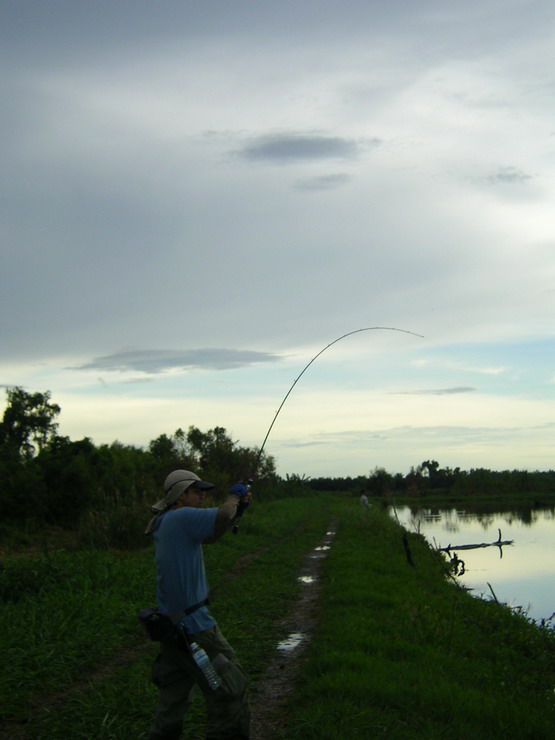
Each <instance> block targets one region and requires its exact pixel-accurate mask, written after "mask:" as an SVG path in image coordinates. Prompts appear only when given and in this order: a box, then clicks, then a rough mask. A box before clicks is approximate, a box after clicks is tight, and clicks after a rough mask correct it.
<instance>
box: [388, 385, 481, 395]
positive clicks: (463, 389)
mask: <svg viewBox="0 0 555 740" xmlns="http://www.w3.org/2000/svg"><path fill="white" fill-rule="evenodd" d="M476 390H478V389H477V388H470V387H469V386H464V385H463V386H459V387H455V388H435V389H434V388H431V389H429V390H418V391H392V392H391V395H392V396H450V395H453V394H456V393H473V392H474V391H476Z"/></svg>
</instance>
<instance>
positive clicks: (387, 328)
mask: <svg viewBox="0 0 555 740" xmlns="http://www.w3.org/2000/svg"><path fill="white" fill-rule="evenodd" d="M377 330H380V331H399V332H402V333H403V334H412V336H414V337H420V338H422V339H423V338H424V337H423V335H422V334H417V333H416V332H414V331H408V329H397V328H395V327H394V326H367V327H365V328H364V329H355V330H354V331H349V332H347V334H343V335H342V336H340V337H338V338H337V339H334V340H333V342H330V343H329V344H327V345H326V346H325V347H324V349H321V350H320V351H319V352H318V354H316V355H314V357H313V358H312V360H310V362H309V363H307V365H305V367H304V368H303V369H302V370H301V372H300V373H299V375H298V376H297V377H296V378H295V380H294V382H293V385H292V386H291V387H290V388H289V390H288V391H287V393H286V394H285V397H284V399H283V401H282V402H281V403H280V405H279V408H278V410H277V411H276V413H275V416H274V418H273V419H272V423H271V424H270V426H269V428H268V431H267V432H266V436H265V437H264V441H263V442H262V447H261V448H260V450H259V451H258V457H257V458H256V465H255V469H257V468H258V463H259V462H260V458H261V456H262V452H263V451H264V446H265V445H266V441H267V439H268V437H269V436H270V432H271V431H272V427H273V426H274V424H275V422H276V419H277V418H278V416H279V412H280V411H281V409H282V408H283V406H284V404H285V402H286V401H287V399H288V398H289V396H290V394H291V391H292V390H293V388H294V387H295V386H296V385H297V383H298V382H299V380H300V379H301V378H302V376H303V375H304V373H305V372H306V371H307V370H308V368H309V367H310V366H311V365H312V363H313V362H314V361H315V360H317V359H318V357H320V355H321V354H322V353H323V352H325V351H326V350H327V349H329V348H330V347H331V346H332V345H334V344H337V342H340V341H341V340H342V339H345V337H350V336H352V335H353V334H359V333H360V332H362V331H377Z"/></svg>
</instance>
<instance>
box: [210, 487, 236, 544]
mask: <svg viewBox="0 0 555 740" xmlns="http://www.w3.org/2000/svg"><path fill="white" fill-rule="evenodd" d="M238 503H239V496H236V495H235V494H234V493H230V494H229V495H228V497H227V499H226V500H225V501H224V503H223V504H222V505H221V506H220V507H219V508H218V513H217V514H216V521H215V522H214V532H213V534H212V536H211V537H207V538H206V539H205V540H204V543H205V544H207V545H210V544H212V543H213V542H217V541H218V540H219V539H220V538H221V537H223V536H224V534H225V533H226V532H227V530H228V529H229V527H230V526H231V523H232V522H233V520H234V519H235V515H236V513H237V504H238Z"/></svg>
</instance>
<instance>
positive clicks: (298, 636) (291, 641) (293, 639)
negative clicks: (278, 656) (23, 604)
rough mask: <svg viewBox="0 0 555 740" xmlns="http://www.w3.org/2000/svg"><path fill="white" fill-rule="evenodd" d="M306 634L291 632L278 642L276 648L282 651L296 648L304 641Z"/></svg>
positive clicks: (288, 651) (286, 651) (287, 651)
mask: <svg viewBox="0 0 555 740" xmlns="http://www.w3.org/2000/svg"><path fill="white" fill-rule="evenodd" d="M305 639H306V635H305V634H304V633H303V632H292V633H291V634H290V635H289V636H288V637H287V638H286V639H285V640H282V641H281V642H280V643H278V646H277V649H278V650H281V651H282V652H284V653H290V652H292V651H293V650H296V649H297V648H298V647H299V645H300V644H301V643H302V642H304V640H305Z"/></svg>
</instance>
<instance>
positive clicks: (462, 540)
mask: <svg viewBox="0 0 555 740" xmlns="http://www.w3.org/2000/svg"><path fill="white" fill-rule="evenodd" d="M394 516H396V518H397V519H398V520H399V522H400V523H401V524H402V525H403V526H405V527H406V529H408V530H409V531H411V532H419V533H421V534H423V535H424V536H425V537H426V539H427V540H428V542H430V544H431V545H432V546H433V547H436V548H446V547H448V546H451V548H452V549H451V551H450V553H449V555H448V559H451V558H452V557H453V555H455V556H456V557H457V558H458V559H460V560H462V561H463V567H461V565H460V564H457V570H458V571H462V572H459V575H458V580H459V582H460V583H461V584H462V585H464V586H465V587H467V588H469V589H470V590H471V591H472V592H473V593H474V594H475V595H476V596H482V597H484V598H491V589H492V587H493V590H494V592H495V594H496V595H497V597H498V598H499V600H500V601H503V602H505V603H508V604H510V605H511V606H513V607H515V608H517V607H520V608H521V610H523V611H525V612H527V614H528V616H529V617H530V618H532V619H536V620H538V621H539V620H541V619H549V618H550V617H551V615H552V614H553V612H555V509H553V508H549V509H546V508H534V507H532V506H529V505H528V506H512V507H511V509H510V510H506V511H498V510H496V507H495V505H482V506H480V507H479V508H477V509H471V508H468V509H461V508H455V507H451V508H445V509H441V508H439V507H435V508H417V507H399V508H397V510H396V511H395V512H394ZM498 539H501V540H503V541H506V540H513V544H512V545H511V546H503V547H497V546H496V547H484V548H481V549H472V550H467V549H464V550H460V551H458V550H457V546H461V545H471V544H479V543H494V542H496V541H497V540H498Z"/></svg>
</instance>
